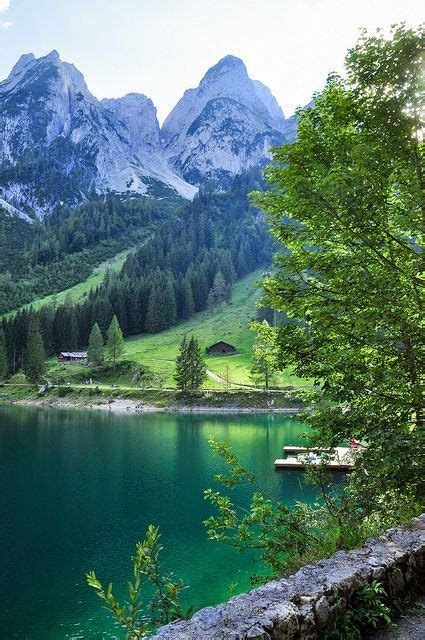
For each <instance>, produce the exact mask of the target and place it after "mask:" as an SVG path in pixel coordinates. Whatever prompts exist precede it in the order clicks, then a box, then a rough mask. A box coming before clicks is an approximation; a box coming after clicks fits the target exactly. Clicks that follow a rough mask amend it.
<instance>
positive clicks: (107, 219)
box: [0, 195, 182, 313]
mask: <svg viewBox="0 0 425 640" xmlns="http://www.w3.org/2000/svg"><path fill="white" fill-rule="evenodd" d="M180 202H182V200H180V199H176V200H161V201H156V200H153V199H150V198H141V197H137V198H132V199H129V200H122V199H120V198H118V197H116V196H112V195H111V196H109V197H107V198H103V199H99V198H95V199H94V200H92V201H89V202H86V203H85V204H83V205H81V206H80V207H78V208H76V209H71V208H69V207H66V206H63V207H59V208H57V209H56V210H55V211H53V212H52V213H51V214H50V215H49V216H46V217H45V218H44V219H43V220H41V221H40V220H36V221H34V223H33V224H28V223H27V222H24V221H23V220H20V219H18V218H14V217H11V216H9V215H8V214H7V213H6V212H4V211H2V210H0V313H5V312H7V311H10V310H12V309H17V308H18V307H20V306H22V305H23V304H25V303H28V302H31V301H32V300H34V299H35V298H37V297H40V296H44V295H48V294H51V293H55V292H57V291H61V290H62V289H66V288H68V287H70V286H72V285H74V284H77V283H78V282H80V281H81V280H84V279H85V278H87V277H88V276H89V275H90V273H91V272H92V269H93V267H94V266H96V265H97V264H99V263H100V262H102V260H105V259H106V258H110V257H111V256H113V255H115V254H116V253H118V252H119V251H121V250H123V249H126V248H127V247H128V246H130V245H132V244H135V243H136V242H137V241H138V240H141V239H142V238H144V237H146V235H147V234H148V233H149V232H150V229H151V227H153V226H154V225H155V224H156V223H158V222H160V221H161V220H163V219H164V218H166V217H167V216H168V215H170V214H171V213H172V212H173V211H174V209H175V207H176V206H177V204H179V203H180Z"/></svg>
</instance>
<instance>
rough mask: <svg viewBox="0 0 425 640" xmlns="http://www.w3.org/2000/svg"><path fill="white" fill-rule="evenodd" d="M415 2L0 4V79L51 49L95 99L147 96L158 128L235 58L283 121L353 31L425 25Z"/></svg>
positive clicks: (336, 66)
mask: <svg viewBox="0 0 425 640" xmlns="http://www.w3.org/2000/svg"><path fill="white" fill-rule="evenodd" d="M423 7H424V5H423V2H422V1H421V0H0V54H1V55H0V78H1V79H3V78H5V77H6V76H7V75H8V73H9V72H10V69H11V67H12V66H13V64H14V63H15V62H16V60H17V59H18V58H19V56H20V55H21V54H22V53H29V52H32V53H34V54H35V55H36V56H37V57H39V56H42V55H45V54H47V53H48V52H49V51H51V50H52V49H57V50H58V51H59V53H60V55H61V58H62V59H63V60H66V61H67V62H73V63H74V64H75V66H76V67H78V69H79V70H80V71H81V72H82V73H83V74H84V76H85V79H86V82H87V84H88V86H89V89H90V90H91V91H92V93H94V95H96V96H97V97H98V98H104V97H118V96H121V95H124V94H126V93H129V92H132V91H135V92H140V93H144V94H146V95H147V96H149V97H150V98H152V100H153V101H154V103H155V105H156V107H157V108H158V117H159V119H160V121H162V120H163V119H164V117H165V116H166V115H167V114H168V112H169V111H170V110H171V108H172V107H173V106H174V105H175V103H176V102H177V101H178V100H179V98H180V97H181V96H182V94H183V91H184V90H185V89H187V88H190V87H194V86H197V85H198V83H199V81H200V80H201V78H202V76H203V75H204V74H205V72H206V71H207V69H208V68H209V67H211V66H212V65H214V64H215V63H216V62H217V61H218V60H219V59H220V58H222V57H223V56H225V55H227V54H233V55H236V56H239V57H240V58H242V59H243V60H244V62H245V64H246V66H247V68H248V73H249V75H250V77H251V78H253V79H256V80H261V81H262V82H264V83H265V84H267V85H268V86H269V87H270V89H271V90H272V92H273V93H274V95H275V96H276V98H277V100H278V102H279V103H280V105H281V106H282V108H283V110H284V113H285V115H286V116H289V115H291V114H292V113H293V111H294V108H295V107H296V106H297V105H304V104H306V103H307V102H309V100H310V97H311V94H312V93H313V91H315V90H317V89H320V88H321V86H322V85H323V82H324V80H325V78H326V76H327V74H328V73H329V72H330V71H341V70H342V68H343V61H344V55H345V52H346V50H347V49H348V48H349V47H351V46H352V45H353V44H354V43H355V41H356V38H357V35H358V31H359V28H361V27H367V28H368V29H371V30H374V29H375V28H377V27H383V28H388V27H389V26H390V25H391V24H393V23H398V22H401V21H404V22H407V23H408V24H412V25H417V24H419V22H420V21H421V20H423V18H424V14H425V11H424V10H423Z"/></svg>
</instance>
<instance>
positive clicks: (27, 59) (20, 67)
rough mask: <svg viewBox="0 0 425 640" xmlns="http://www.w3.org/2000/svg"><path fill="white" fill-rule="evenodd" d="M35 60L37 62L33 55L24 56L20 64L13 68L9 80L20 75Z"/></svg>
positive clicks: (25, 54)
mask: <svg viewBox="0 0 425 640" xmlns="http://www.w3.org/2000/svg"><path fill="white" fill-rule="evenodd" d="M33 60H35V56H34V54H33V53H24V54H22V55H21V57H20V58H19V60H18V62H17V63H16V64H15V65H14V66H13V68H12V71H11V72H10V75H9V78H11V77H13V76H16V75H18V73H21V71H22V70H23V69H24V68H25V67H26V66H27V65H28V64H29V63H30V62H32V61H33Z"/></svg>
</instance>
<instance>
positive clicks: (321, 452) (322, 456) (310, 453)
mask: <svg viewBox="0 0 425 640" xmlns="http://www.w3.org/2000/svg"><path fill="white" fill-rule="evenodd" d="M283 453H284V454H287V457H285V458H277V460H275V461H274V466H275V469H305V467H306V466H307V465H314V466H324V467H325V468H326V469H329V470H331V471H351V470H352V469H353V467H354V456H355V453H356V449H351V448H350V447H335V448H333V449H318V448H314V447H293V446H286V447H283Z"/></svg>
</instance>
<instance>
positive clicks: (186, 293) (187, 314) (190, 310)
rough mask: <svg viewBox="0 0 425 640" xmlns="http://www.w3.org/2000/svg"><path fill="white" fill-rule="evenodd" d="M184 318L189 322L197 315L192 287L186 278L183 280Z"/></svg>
mask: <svg viewBox="0 0 425 640" xmlns="http://www.w3.org/2000/svg"><path fill="white" fill-rule="evenodd" d="M182 297H183V300H182V318H184V319H185V320H187V319H188V318H191V317H192V316H193V314H194V313H195V303H194V301H193V293H192V286H191V284H190V282H189V280H188V278H185V279H184V280H183V292H182Z"/></svg>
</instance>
